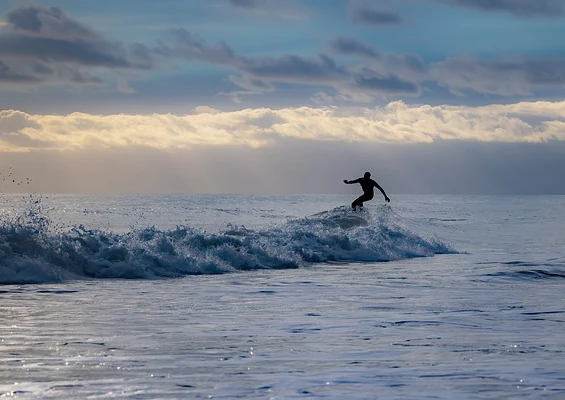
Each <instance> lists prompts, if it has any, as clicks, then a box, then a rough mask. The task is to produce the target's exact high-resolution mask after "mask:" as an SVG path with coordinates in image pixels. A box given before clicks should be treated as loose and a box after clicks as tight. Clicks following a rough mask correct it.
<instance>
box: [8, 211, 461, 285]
mask: <svg viewBox="0 0 565 400" xmlns="http://www.w3.org/2000/svg"><path fill="white" fill-rule="evenodd" d="M453 252H454V250H453V249H451V248H450V247H449V246H447V245H445V244H443V243H442V242H440V241H439V240H437V239H433V238H431V239H425V238H423V237H420V236H418V235H417V234H415V233H413V232H411V231H409V230H408V229H406V228H404V227H402V226H401V223H400V217H398V215H396V214H395V213H394V212H393V211H392V209H391V208H390V206H388V205H383V206H379V207H378V208H377V209H376V210H374V211H373V212H372V213H369V212H367V211H364V212H361V213H354V212H352V211H351V210H350V209H349V207H338V208H336V209H333V210H330V211H327V212H323V213H319V214H315V215H312V216H309V217H305V218H300V219H293V220H288V221H287V222H284V223H282V224H278V225H274V226H271V227H268V228H263V229H258V230H249V229H245V228H244V227H241V226H228V227H227V229H225V230H224V231H222V232H219V233H213V234H212V233H206V232H204V231H201V230H198V229H193V228H190V227H187V226H177V227H176V228H174V229H170V230H159V229H157V228H154V227H152V228H144V229H132V230H130V231H129V232H126V233H112V232H105V231H101V230H91V229H87V228H86V227H84V226H82V225H79V226H76V227H73V228H72V229H70V230H68V231H67V232H65V233H57V232H53V231H52V230H51V229H50V222H49V221H48V220H47V219H46V218H45V217H43V216H42V214H41V210H40V207H39V206H38V207H36V208H32V209H30V210H28V211H27V212H26V214H25V215H23V216H20V217H18V218H17V219H16V220H15V221H11V222H5V223H4V224H3V225H2V226H0V284H29V283H52V282H61V281H65V280H69V279H84V278H95V279H156V278H170V277H182V276H186V275H197V274H219V273H226V272H233V271H240V270H255V269H283V268H299V267H303V266H307V265H310V264H312V263H330V262H340V263H351V262H383V261H392V260H399V259H404V258H412V257H426V256H432V255H434V254H445V253H453Z"/></svg>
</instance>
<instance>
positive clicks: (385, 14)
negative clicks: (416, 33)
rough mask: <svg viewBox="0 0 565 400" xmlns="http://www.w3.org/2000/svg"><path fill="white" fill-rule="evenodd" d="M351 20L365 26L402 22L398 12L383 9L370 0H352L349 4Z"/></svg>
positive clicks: (348, 12) (348, 9) (348, 11)
mask: <svg viewBox="0 0 565 400" xmlns="http://www.w3.org/2000/svg"><path fill="white" fill-rule="evenodd" d="M347 15H348V17H349V20H350V21H351V22H353V23H355V24H358V25H364V26H386V25H398V24H400V23H402V18H400V16H399V15H398V14H395V13H393V12H390V11H385V10H382V9H380V8H378V7H376V6H375V5H374V4H373V3H371V2H369V1H368V0H352V1H350V2H349V4H348V6H347Z"/></svg>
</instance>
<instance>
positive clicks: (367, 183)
mask: <svg viewBox="0 0 565 400" xmlns="http://www.w3.org/2000/svg"><path fill="white" fill-rule="evenodd" d="M343 182H344V183H347V184H348V185H350V184H352V183H359V184H361V188H362V189H363V194H362V195H361V196H359V197H358V198H357V199H355V201H354V202H353V203H351V207H352V208H353V209H354V210H355V207H357V206H359V207H363V202H365V201H369V200H371V199H372V198H373V196H374V193H373V188H374V187H376V188H377V189H379V190H380V191H381V193H382V194H383V196H384V197H385V201H387V202H388V201H390V199H389V198H388V196H387V195H386V193H385V191H384V189H383V188H382V187H380V186H379V184H378V183H377V182H375V181H374V180H372V179H371V173H370V172H365V175H363V178H357V179H355V180H354V181H348V180H347V179H344V180H343Z"/></svg>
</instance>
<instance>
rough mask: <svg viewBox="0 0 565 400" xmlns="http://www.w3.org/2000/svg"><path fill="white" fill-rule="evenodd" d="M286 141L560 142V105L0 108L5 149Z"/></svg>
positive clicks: (563, 133)
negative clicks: (134, 111)
mask: <svg viewBox="0 0 565 400" xmlns="http://www.w3.org/2000/svg"><path fill="white" fill-rule="evenodd" d="M288 140H297V141H300V140H305V141H334V142H342V143H351V142H363V143H389V144H390V143H397V144H403V143H433V142H438V141H470V142H473V141H477V142H506V143H513V142H518V143H539V142H548V141H563V140H565V102H529V103H528V102H525V103H516V104H509V105H489V106H482V107H468V106H430V105H407V104H405V103H403V102H400V101H397V102H391V103H389V104H388V105H387V106H385V107H377V108H349V109H337V108H332V107H320V108H313V107H298V108H283V109H269V108H260V109H243V110H238V111H230V112H222V111H219V110H214V109H211V108H210V107H199V108H197V110H195V112H194V113H192V114H187V115H173V114H151V115H127V114H119V115H90V114H85V113H73V114H69V115H61V116H60V115H30V114H27V113H24V112H21V111H14V110H7V111H1V112H0V149H1V150H2V151H11V152H18V151H19V152H22V151H33V150H39V149H46V150H83V149H89V148H98V149H109V148H114V149H115V148H128V147H148V148H155V149H160V150H169V149H191V148H195V147H201V146H209V147H214V146H243V147H249V148H270V147H276V146H277V145H279V144H280V143H284V142H286V141H288Z"/></svg>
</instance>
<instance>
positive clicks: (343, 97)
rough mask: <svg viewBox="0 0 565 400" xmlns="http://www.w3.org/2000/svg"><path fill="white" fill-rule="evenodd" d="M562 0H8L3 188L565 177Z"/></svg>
mask: <svg viewBox="0 0 565 400" xmlns="http://www.w3.org/2000/svg"><path fill="white" fill-rule="evenodd" d="M563 37H565V0H395V1H390V0H191V1H185V0H159V1H156V0H120V1H116V0H36V1H20V0H0V177H2V182H1V184H0V192H21V191H24V192H41V193H100V194H110V193H194V194H195V193H242V194H244V193H249V194H287V193H288V194H291V193H355V194H357V191H358V190H359V189H358V188H352V187H351V186H350V185H344V184H343V183H342V181H343V179H355V178H357V177H360V176H362V175H363V173H364V172H365V171H370V172H371V173H372V175H373V177H374V178H375V179H376V180H377V182H379V183H380V184H381V186H383V188H384V189H385V190H386V191H387V193H388V194H389V195H390V197H391V198H394V194H412V193H415V194H428V193H430V194H434V193H437V194H444V193H452V194H565V98H564V95H565V41H564V40H562V38H563Z"/></svg>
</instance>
